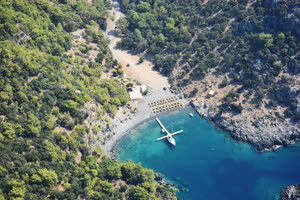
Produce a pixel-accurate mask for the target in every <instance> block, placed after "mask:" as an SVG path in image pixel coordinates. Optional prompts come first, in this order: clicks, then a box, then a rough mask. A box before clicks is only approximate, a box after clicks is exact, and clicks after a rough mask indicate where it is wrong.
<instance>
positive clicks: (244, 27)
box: [235, 19, 253, 35]
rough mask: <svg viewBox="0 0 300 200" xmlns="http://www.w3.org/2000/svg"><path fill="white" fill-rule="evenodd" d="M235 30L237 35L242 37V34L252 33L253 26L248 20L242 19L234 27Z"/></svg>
mask: <svg viewBox="0 0 300 200" xmlns="http://www.w3.org/2000/svg"><path fill="white" fill-rule="evenodd" d="M235 28H236V30H237V33H238V34H239V35H243V34H244V33H249V32H253V25H252V24H251V22H250V21H249V20H246V19H244V20H243V21H241V22H240V23H238V24H237V25H236V27H235Z"/></svg>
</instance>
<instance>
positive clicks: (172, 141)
mask: <svg viewBox="0 0 300 200" xmlns="http://www.w3.org/2000/svg"><path fill="white" fill-rule="evenodd" d="M167 140H168V141H169V142H170V144H172V145H173V146H176V142H175V140H174V138H173V137H172V135H168V137H167Z"/></svg>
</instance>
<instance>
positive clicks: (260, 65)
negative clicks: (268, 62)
mask: <svg viewBox="0 0 300 200" xmlns="http://www.w3.org/2000/svg"><path fill="white" fill-rule="evenodd" d="M263 65H264V64H263V63H262V62H261V60H260V59H256V60H255V61H254V63H253V65H252V66H251V70H252V71H256V72H260V71H262V70H263Z"/></svg>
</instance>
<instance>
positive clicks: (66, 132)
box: [0, 0, 175, 200]
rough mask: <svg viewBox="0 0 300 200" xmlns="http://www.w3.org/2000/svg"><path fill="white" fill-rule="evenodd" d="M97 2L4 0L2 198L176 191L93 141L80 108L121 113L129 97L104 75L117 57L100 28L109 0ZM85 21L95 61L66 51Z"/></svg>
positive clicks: (0, 29)
mask: <svg viewBox="0 0 300 200" xmlns="http://www.w3.org/2000/svg"><path fill="white" fill-rule="evenodd" d="M91 2H92V5H90V4H89V3H88V2H87V1H84V0H77V1H69V0H66V1H64V0H62V1H57V0H54V1H51V2H50V1H46V0H29V1H26V0H10V1H6V0H1V1H0V40H1V41H0V152H1V154H0V199H70V200H74V199H124V198H125V197H126V198H127V199H162V198H166V197H167V196H168V197H172V196H173V191H172V190H171V191H169V190H168V189H167V188H166V187H164V186H160V185H158V183H156V182H155V181H154V173H153V171H152V170H149V169H144V168H142V167H141V165H140V164H134V163H132V162H130V161H128V162H125V163H120V162H117V161H112V160H110V159H108V158H107V157H106V156H105V155H103V153H102V151H101V149H100V148H95V149H92V148H91V147H90V144H91V142H92V141H91V140H92V139H91V137H89V134H90V132H91V131H89V129H90V128H91V127H87V126H85V125H84V123H83V122H84V120H85V119H86V118H87V117H88V116H89V113H85V112H83V111H81V109H80V108H81V107H83V106H84V105H85V103H86V102H88V101H94V102H97V103H98V104H100V106H101V107H100V108H101V112H99V115H103V114H105V113H108V114H110V115H111V116H114V114H115V113H116V111H117V107H119V106H122V105H125V103H126V101H128V99H129V98H128V95H127V92H126V89H125V86H124V85H122V84H121V83H119V82H118V81H117V80H115V79H102V78H101V79H100V76H101V74H102V73H103V70H105V69H112V68H114V67H115V66H118V63H117V62H116V61H114V60H113V59H112V56H111V55H110V53H109V50H108V46H107V45H108V41H107V40H106V39H104V36H103V32H102V30H101V29H104V28H105V26H106V22H105V18H106V15H107V7H109V6H110V3H109V1H106V0H104V1H103V0H93V1H91ZM78 28H86V31H85V32H86V37H87V42H94V43H96V44H97V45H98V47H99V54H98V56H97V58H96V59H95V61H96V62H93V61H91V60H86V59H84V58H83V57H79V56H74V58H73V57H72V56H73V55H67V54H65V52H66V51H68V50H69V49H70V48H71V47H72V40H73V39H74V36H73V35H71V34H69V33H68V32H71V31H75V30H76V29H78ZM80 48H81V49H80ZM79 49H80V51H81V52H82V53H87V52H88V51H89V46H88V45H82V47H79ZM103 60H105V62H103ZM171 189H172V188H171ZM174 198H175V197H174Z"/></svg>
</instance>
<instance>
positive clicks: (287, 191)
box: [280, 184, 300, 200]
mask: <svg viewBox="0 0 300 200" xmlns="http://www.w3.org/2000/svg"><path fill="white" fill-rule="evenodd" d="M299 199H300V185H299V184H297V185H293V186H289V187H286V188H284V189H283V190H282V191H281V194H280V200H299Z"/></svg>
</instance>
